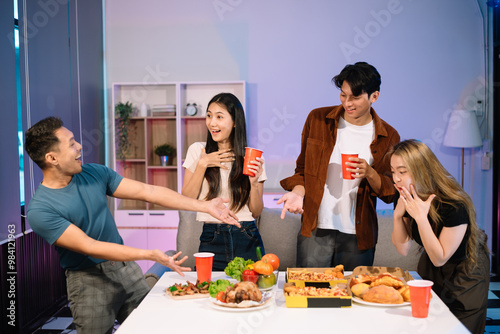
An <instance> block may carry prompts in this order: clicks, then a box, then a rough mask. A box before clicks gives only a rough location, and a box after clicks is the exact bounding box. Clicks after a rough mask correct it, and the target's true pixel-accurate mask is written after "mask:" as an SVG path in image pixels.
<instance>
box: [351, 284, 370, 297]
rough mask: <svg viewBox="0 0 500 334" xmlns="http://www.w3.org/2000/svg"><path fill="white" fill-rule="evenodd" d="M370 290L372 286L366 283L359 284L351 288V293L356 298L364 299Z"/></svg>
mask: <svg viewBox="0 0 500 334" xmlns="http://www.w3.org/2000/svg"><path fill="white" fill-rule="evenodd" d="M368 290H370V286H369V285H368V284H366V283H358V284H354V285H353V286H351V292H352V294H353V295H355V296H356V297H360V298H363V295H364V294H365V293H366V292H367V291H368Z"/></svg>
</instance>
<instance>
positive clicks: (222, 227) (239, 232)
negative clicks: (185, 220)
mask: <svg viewBox="0 0 500 334" xmlns="http://www.w3.org/2000/svg"><path fill="white" fill-rule="evenodd" d="M240 224H241V228H238V227H236V226H233V225H227V224H207V223H205V224H203V232H202V233H201V236H200V247H199V251H200V252H212V253H214V254H215V256H214V262H213V267H212V270H214V271H222V270H224V269H225V268H226V267H227V264H228V263H229V262H231V261H232V260H233V259H234V258H235V257H237V256H238V257H242V258H244V259H245V260H248V259H252V260H254V261H257V260H258V259H257V253H256V248H257V246H260V248H261V249H262V255H264V254H265V251H264V244H263V243H262V238H261V236H260V233H259V230H258V229H257V226H256V225H255V221H246V222H240Z"/></svg>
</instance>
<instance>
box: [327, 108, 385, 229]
mask: <svg viewBox="0 0 500 334" xmlns="http://www.w3.org/2000/svg"><path fill="white" fill-rule="evenodd" d="M374 136H375V126H374V123H373V120H372V121H371V122H370V123H368V124H366V125H362V126H357V125H353V124H350V123H348V122H346V121H345V120H344V119H343V118H342V117H341V118H340V119H339V126H338V129H337V140H336V142H335V147H334V148H333V152H332V155H331V157H330V164H329V165H328V172H327V176H326V183H325V191H324V193H323V199H322V201H321V205H320V206H319V211H318V227H319V228H323V229H330V230H339V231H340V232H342V233H348V234H355V233H356V227H355V225H354V220H355V215H356V196H357V193H358V187H359V184H360V182H361V179H354V180H344V179H343V178H342V156H341V153H343V152H344V153H345V152H349V153H358V157H359V158H361V159H365V160H366V162H367V163H368V164H370V165H371V164H372V163H373V156H372V154H371V150H370V144H371V143H372V141H373V139H374Z"/></svg>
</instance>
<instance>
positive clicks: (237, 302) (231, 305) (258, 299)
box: [209, 281, 274, 312]
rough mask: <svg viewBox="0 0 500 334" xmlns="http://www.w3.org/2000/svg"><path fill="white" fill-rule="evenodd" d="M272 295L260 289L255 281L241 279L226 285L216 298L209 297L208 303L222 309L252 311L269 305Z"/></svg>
mask: <svg viewBox="0 0 500 334" xmlns="http://www.w3.org/2000/svg"><path fill="white" fill-rule="evenodd" d="M273 296H274V293H272V292H270V291H260V290H259V287H258V286H257V285H256V284H255V283H253V282H246V281H243V282H239V283H236V284H234V285H233V286H231V287H228V288H227V289H226V290H225V291H224V292H223V293H220V294H218V295H217V298H213V297H210V298H209V304H210V306H211V307H213V308H215V309H218V310H222V311H229V312H244V311H253V310H257V309H262V308H265V307H267V306H270V305H271V304H272V303H271V301H272V299H273Z"/></svg>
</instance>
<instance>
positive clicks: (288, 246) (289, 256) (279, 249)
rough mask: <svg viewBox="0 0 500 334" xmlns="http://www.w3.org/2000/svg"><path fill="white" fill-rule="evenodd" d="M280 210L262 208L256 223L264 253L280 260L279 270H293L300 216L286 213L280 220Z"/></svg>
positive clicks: (295, 260)
mask: <svg viewBox="0 0 500 334" xmlns="http://www.w3.org/2000/svg"><path fill="white" fill-rule="evenodd" d="M280 216H281V209H268V208H264V210H262V214H261V215H260V218H259V219H258V221H257V226H258V228H259V232H260V235H261V236H262V242H263V243H264V248H265V250H266V253H272V254H276V255H277V256H278V257H279V259H280V267H279V270H286V268H288V267H290V268H293V267H295V266H296V263H297V236H298V235H299V232H300V229H301V226H302V224H301V222H300V219H301V218H300V215H294V214H292V213H289V212H287V213H286V215H285V218H284V219H281V217H280Z"/></svg>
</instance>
